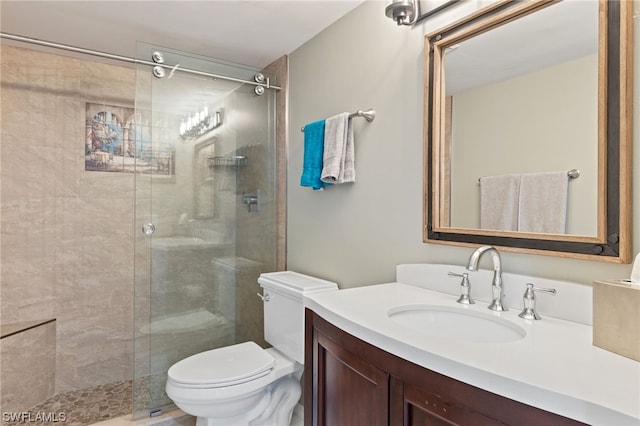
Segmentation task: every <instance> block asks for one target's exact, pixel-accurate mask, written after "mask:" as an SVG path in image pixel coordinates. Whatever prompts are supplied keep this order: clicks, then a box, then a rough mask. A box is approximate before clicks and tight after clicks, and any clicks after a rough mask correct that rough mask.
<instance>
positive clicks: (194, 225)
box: [131, 44, 277, 417]
mask: <svg viewBox="0 0 640 426" xmlns="http://www.w3.org/2000/svg"><path fill="white" fill-rule="evenodd" d="M156 52H157V53H156ZM138 57H139V58H140V59H142V60H146V61H151V60H154V61H164V64H171V65H172V67H171V68H163V69H155V70H152V69H151V67H149V66H140V67H139V69H138V70H137V86H136V116H135V122H134V123H132V124H131V128H132V133H134V134H135V149H134V148H133V147H132V148H131V157H132V158H134V159H135V173H136V189H135V191H136V194H135V200H136V224H135V230H134V232H135V241H136V245H135V246H136V252H135V309H134V312H135V318H134V323H135V350H134V352H135V365H134V370H135V377H134V415H135V416H136V417H141V416H145V415H149V414H154V413H157V412H158V411H160V410H162V409H165V408H167V407H169V406H170V405H171V403H172V402H171V400H170V399H169V398H168V397H167V396H166V394H165V391H164V388H165V382H166V374H167V370H168V368H169V367H170V366H171V365H172V364H174V363H175V362H177V361H179V360H181V359H184V358H186V357H188V356H190V355H193V354H195V353H198V352H202V351H205V350H209V349H214V348H217V347H221V346H226V345H229V344H233V343H237V342H242V341H247V340H253V341H255V342H257V343H258V344H264V342H263V341H262V335H263V333H262V315H263V313H262V303H261V301H260V299H259V298H258V297H256V293H257V292H258V291H259V287H258V285H257V281H256V280H257V277H258V275H259V274H260V273H261V272H266V271H273V270H276V261H277V259H276V252H277V249H276V246H277V226H276V220H277V218H276V216H277V206H276V204H277V202H276V199H277V194H276V190H277V188H276V176H277V173H276V170H275V165H276V161H275V159H276V138H275V134H276V131H275V130H276V129H275V123H276V120H275V114H276V108H275V99H276V95H275V91H274V90H271V89H267V90H265V91H264V93H263V94H262V95H256V93H255V92H254V88H255V86H253V85H250V84H246V83H244V84H243V83H239V82H230V81H227V80H223V79H214V78H211V77H208V76H203V75H194V74H189V73H185V72H182V71H181V70H180V68H188V69H192V70H198V71H203V72H206V73H212V74H217V75H224V76H230V77H233V78H236V79H240V80H253V79H254V75H255V74H256V73H257V70H254V69H250V68H247V67H242V66H238V65H234V64H229V63H223V62H220V61H213V60H209V59H206V58H202V57H196V56H194V55H189V54H185V53H181V52H176V51H173V50H170V49H167V48H160V47H156V46H151V45H148V44H140V45H139V46H138ZM163 74H164V75H163ZM162 75H163V76H162Z"/></svg>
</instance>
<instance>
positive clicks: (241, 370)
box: [166, 271, 338, 426]
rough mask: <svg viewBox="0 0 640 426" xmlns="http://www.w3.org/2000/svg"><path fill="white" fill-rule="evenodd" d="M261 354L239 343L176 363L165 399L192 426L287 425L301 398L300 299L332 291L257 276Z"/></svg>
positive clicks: (320, 284) (325, 284)
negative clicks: (193, 423) (188, 416)
mask: <svg viewBox="0 0 640 426" xmlns="http://www.w3.org/2000/svg"><path fill="white" fill-rule="evenodd" d="M258 283H259V284H260V286H261V287H262V288H263V295H262V299H263V300H264V338H265V340H266V341H267V342H269V343H270V344H271V345H273V347H272V348H270V349H262V348H261V347H260V346H258V345H257V344H256V343H254V342H244V343H240V344H237V345H232V346H226V347H223V348H219V349H214V350H211V351H206V352H202V353H199V354H196V355H193V356H190V357H189V358H185V359H183V360H182V361H179V362H177V363H176V364H174V365H173V366H172V367H171V368H169V371H168V373H167V376H168V377H167V386H166V391H167V395H168V396H169V398H171V399H172V400H173V402H174V403H175V404H176V405H177V406H178V408H180V409H181V410H182V411H184V412H185V413H187V414H191V415H192V416H196V417H197V422H196V425H197V426H205V425H207V426H213V425H224V426H241V425H270V426H271V425H273V426H281V425H282V426H284V425H289V423H290V421H291V415H292V413H293V409H294V407H295V406H296V404H297V403H298V400H299V399H300V394H301V386H300V377H301V376H302V370H303V363H304V306H303V301H302V299H303V297H304V295H305V294H308V293H312V292H319V291H331V290H337V289H338V286H337V285H336V284H335V283H332V282H329V281H325V280H321V279H319V278H314V277H310V276H308V275H303V274H299V273H297V272H292V271H284V272H271V273H266V274H262V275H260V277H259V278H258Z"/></svg>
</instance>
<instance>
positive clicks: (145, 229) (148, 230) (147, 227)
mask: <svg viewBox="0 0 640 426" xmlns="http://www.w3.org/2000/svg"><path fill="white" fill-rule="evenodd" d="M154 232H156V226H155V225H154V224H153V223H147V224H144V225H142V233H143V234H145V235H151V234H153V233H154Z"/></svg>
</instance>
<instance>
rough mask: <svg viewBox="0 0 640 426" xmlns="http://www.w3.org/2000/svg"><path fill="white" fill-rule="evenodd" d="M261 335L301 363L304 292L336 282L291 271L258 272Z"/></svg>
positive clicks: (324, 288)
mask: <svg viewBox="0 0 640 426" xmlns="http://www.w3.org/2000/svg"><path fill="white" fill-rule="evenodd" d="M258 284H260V286H261V287H262V288H263V300H264V339H265V340H266V341H267V342H269V343H270V344H271V345H272V346H273V347H274V348H276V349H278V350H279V351H280V352H282V353H283V354H285V355H287V356H288V357H290V358H292V359H294V360H296V361H298V362H299V363H300V364H303V363H304V304H303V297H304V295H305V294H310V293H316V292H321V291H335V290H337V289H338V285H337V284H336V283H334V282H331V281H326V280H322V279H320V278H315V277H312V276H309V275H304V274H300V273H298V272H293V271H283V272H269V273H264V274H261V275H260V277H259V278H258Z"/></svg>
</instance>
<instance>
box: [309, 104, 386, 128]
mask: <svg viewBox="0 0 640 426" xmlns="http://www.w3.org/2000/svg"><path fill="white" fill-rule="evenodd" d="M353 117H364V118H365V119H366V120H367V121H368V122H369V123H371V122H372V121H373V120H374V119H375V118H376V110H374V109H373V108H369V109H368V110H366V111H363V110H361V109H359V110H357V111H356V112H353V113H351V114H349V118H353ZM300 131H301V132H304V126H302V127H301V128H300Z"/></svg>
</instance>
